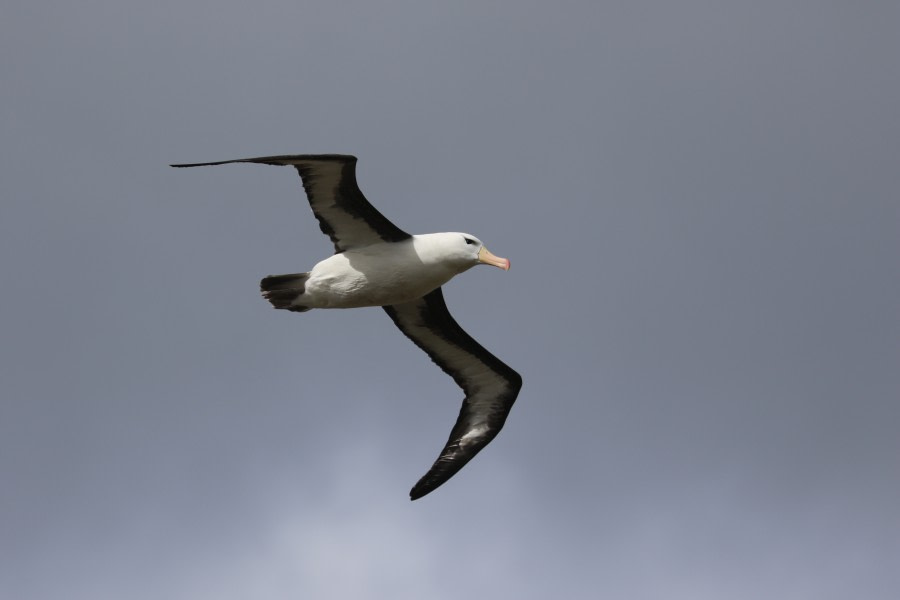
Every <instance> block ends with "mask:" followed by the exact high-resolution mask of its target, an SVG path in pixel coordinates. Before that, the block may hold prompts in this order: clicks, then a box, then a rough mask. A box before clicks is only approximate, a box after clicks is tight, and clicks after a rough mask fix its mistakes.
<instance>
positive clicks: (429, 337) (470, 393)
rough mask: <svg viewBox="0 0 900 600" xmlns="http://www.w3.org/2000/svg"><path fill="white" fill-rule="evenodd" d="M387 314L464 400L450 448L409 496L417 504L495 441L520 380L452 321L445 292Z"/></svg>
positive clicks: (394, 307) (396, 307) (388, 308)
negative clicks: (448, 379) (435, 365)
mask: <svg viewBox="0 0 900 600" xmlns="http://www.w3.org/2000/svg"><path fill="white" fill-rule="evenodd" d="M384 310H385V311H386V312H387V314H388V315H389V316H390V317H391V319H393V321H394V324H395V325H397V327H399V328H400V331H402V332H403V333H404V334H406V336H407V337H408V338H409V339H411V340H412V341H413V342H415V344H416V345H417V346H418V347H419V348H421V349H422V350H424V351H425V352H426V353H427V354H428V356H430V357H431V359H432V360H433V361H434V362H435V363H437V365H438V366H439V367H441V369H443V370H444V371H445V372H446V373H447V374H448V375H450V376H451V377H453V380H454V381H456V383H457V385H459V387H461V388H462V389H463V391H464V392H465V394H466V397H465V399H464V400H463V405H462V410H460V413H459V418H457V420H456V425H454V426H453V430H452V431H451V432H450V439H448V440H447V444H446V446H444V449H443V450H442V451H441V454H440V456H439V457H438V459H437V460H436V461H435V463H434V465H432V467H431V469H430V470H429V471H428V473H426V474H425V476H424V477H422V478H421V479H420V480H419V482H418V483H416V485H415V486H414V487H413V488H412V490H411V491H410V493H409V495H410V498H411V499H412V500H415V499H416V498H421V497H422V496H424V495H425V494H427V493H429V492H431V491H433V490H434V489H436V488H437V487H439V486H440V485H442V484H443V483H444V482H445V481H447V480H448V479H450V478H451V477H452V476H453V475H454V474H456V472H457V471H459V470H460V469H461V468H462V467H463V466H464V465H465V464H466V463H467V462H469V461H470V460H472V458H473V457H474V456H475V455H476V454H478V452H479V451H481V449H482V448H484V447H485V446H486V445H487V444H488V443H489V442H490V441H491V440H492V439H494V437H495V436H496V435H497V433H499V432H500V429H501V428H502V427H503V423H504V422H505V421H506V417H507V415H508V414H509V411H510V409H511V408H512V405H513V403H514V402H515V401H516V396H518V394H519V389H520V388H521V387H522V378H521V377H520V376H519V374H518V373H516V372H515V371H513V370H512V369H511V368H510V367H508V366H507V365H506V364H504V363H503V362H502V361H501V360H500V359H498V358H497V357H496V356H494V355H493V354H491V353H490V352H488V351H487V350H485V349H484V347H483V346H481V344H479V343H478V342H476V341H475V340H474V339H472V337H471V336H470V335H469V334H467V333H466V332H465V331H463V328H462V327H460V326H459V324H458V323H457V322H456V321H455V320H454V319H453V317H452V316H450V312H449V311H448V310H447V305H446V303H445V302H444V296H443V294H442V292H441V288H437V289H436V290H434V291H433V292H430V293H429V294H427V295H425V296H423V297H422V298H419V299H418V300H414V301H412V302H406V303H404V304H394V305H392V306H385V307H384Z"/></svg>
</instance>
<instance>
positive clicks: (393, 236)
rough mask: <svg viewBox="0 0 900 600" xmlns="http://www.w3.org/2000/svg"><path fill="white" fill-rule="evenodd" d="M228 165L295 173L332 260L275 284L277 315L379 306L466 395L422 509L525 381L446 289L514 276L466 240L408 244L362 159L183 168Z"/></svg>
mask: <svg viewBox="0 0 900 600" xmlns="http://www.w3.org/2000/svg"><path fill="white" fill-rule="evenodd" d="M231 163H257V164H264V165H277V166H292V167H294V168H296V169H297V171H298V172H299V173H300V178H301V180H302V182H303V188H304V189H305V190H306V197H307V199H308V200H309V204H310V206H311V207H312V211H313V214H314V215H315V217H316V219H317V220H318V221H319V227H320V228H321V230H322V233H324V234H326V235H327V236H328V237H329V238H331V241H332V243H333V244H334V254H333V255H332V256H330V257H328V258H326V259H325V260H322V261H321V262H319V263H317V264H316V265H315V266H314V267H313V268H312V270H310V271H307V272H305V273H292V274H288V275H270V276H268V277H264V278H263V280H262V281H261V282H260V290H261V292H262V295H263V297H265V299H266V300H268V301H269V302H270V303H271V304H272V306H274V307H275V308H278V309H283V310H289V311H293V312H306V311H308V310H311V309H314V308H357V307H362V306H381V307H382V308H384V310H385V312H386V313H387V314H388V316H389V317H390V318H391V320H392V321H393V322H394V324H395V325H396V326H397V327H398V328H399V329H400V331H402V332H403V333H404V334H405V335H406V337H408V338H409V339H410V340H412V342H413V343H414V344H415V345H416V346H418V347H419V348H421V349H422V350H423V351H425V353H426V354H427V355H428V356H429V357H430V358H431V360H433V361H434V362H435V363H436V364H437V365H438V366H439V367H440V368H441V369H443V370H444V372H446V373H447V374H448V375H450V376H451V377H452V378H453V380H454V381H455V382H456V384H457V385H459V387H461V388H462V390H463V392H464V393H465V398H464V399H463V404H462V409H461V410H460V412H459V417H458V418H457V420H456V424H455V425H454V426H453V429H452V430H451V432H450V438H449V439H448V440H447V443H446V444H445V445H444V449H443V450H442V451H441V453H440V455H439V456H438V458H437V460H436V461H435V462H434V464H433V465H432V467H431V468H430V469H429V470H428V472H427V473H426V474H425V475H424V476H423V477H422V478H421V479H419V481H418V482H417V483H416V484H415V485H414V486H413V488H412V490H410V493H409V495H410V499H411V500H416V499H418V498H421V497H422V496H424V495H426V494H428V493H430V492H432V491H434V490H435V489H437V488H438V487H439V486H441V485H443V484H444V483H445V482H446V481H447V480H448V479H450V478H451V477H453V475H455V474H456V473H457V472H458V471H459V470H460V469H461V468H462V467H463V466H464V465H465V464H466V463H468V462H469V461H470V460H472V458H473V457H474V456H475V455H476V454H478V452H480V451H481V449H482V448H484V447H485V446H486V445H487V444H488V443H489V442H490V441H491V440H493V439H494V437H496V435H497V433H499V432H500V429H501V428H502V427H503V424H504V423H505V422H506V417H507V415H509V411H510V409H511V408H512V406H513V403H514V402H515V400H516V396H518V394H519V389H520V388H521V387H522V378H521V376H520V375H519V374H518V373H516V372H515V371H514V370H513V369H511V368H510V367H509V366H507V365H506V364H505V363H504V362H503V361H501V360H500V359H499V358H497V357H496V356H494V355H493V354H491V353H490V352H488V351H487V350H485V349H484V347H483V346H482V345H481V344H479V343H478V342H476V341H475V340H474V339H473V338H472V337H471V336H470V335H469V334H467V333H466V332H465V331H464V330H463V328H462V327H460V326H459V324H458V323H457V322H456V320H455V319H454V318H453V317H452V316H451V315H450V311H449V310H447V305H446V303H445V302H444V295H443V293H442V292H441V286H442V285H443V284H445V283H447V282H448V281H450V280H451V279H452V278H453V277H454V276H456V275H458V274H460V273H462V272H464V271H467V270H469V269H471V268H472V267H474V266H476V265H479V264H485V265H491V266H494V267H498V268H500V269H503V270H505V271H506V270H509V260H507V259H505V258H500V257H498V256H495V255H493V254H491V253H490V252H489V251H488V249H487V248H485V247H484V244H483V243H482V242H481V240H479V239H478V238H476V237H475V236H473V235H469V234H466V233H428V234H420V235H410V234H409V233H406V232H405V231H403V230H402V229H400V228H399V227H397V226H396V225H394V224H393V223H392V222H391V221H389V220H388V219H387V218H386V217H385V216H384V215H382V214H381V213H380V212H378V210H376V209H375V207H374V206H372V205H371V204H370V203H369V201H368V200H366V198H365V196H363V193H362V192H361V191H360V189H359V185H358V184H357V182H356V157H355V156H350V155H343V154H302V155H292V156H263V157H258V158H241V159H237V160H223V161H218V162H206V163H191V164H176V165H171V166H173V167H180V168H182V167H206V166H214V165H226V164H231Z"/></svg>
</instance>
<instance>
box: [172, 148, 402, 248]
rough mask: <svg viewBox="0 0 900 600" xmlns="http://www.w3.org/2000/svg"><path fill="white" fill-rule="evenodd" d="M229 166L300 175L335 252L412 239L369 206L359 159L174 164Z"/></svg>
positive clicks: (308, 157) (313, 157)
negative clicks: (359, 178)
mask: <svg viewBox="0 0 900 600" xmlns="http://www.w3.org/2000/svg"><path fill="white" fill-rule="evenodd" d="M229 163H261V164H265V165H291V166H293V167H295V168H296V169H297V171H299V173H300V177H301V179H302V180H303V187H304V189H305V190H306V197H307V198H308V199H309V204H310V206H311V207H312V210H313V213H314V214H315V215H316V219H318V220H319V227H320V228H321V229H322V232H323V233H325V234H326V235H328V237H330V238H331V241H332V242H333V243H334V250H335V252H343V251H344V250H349V249H350V248H354V247H360V246H368V245H369V244H373V243H376V242H399V241H402V240H405V239H408V238H409V237H411V236H410V235H409V234H408V233H406V232H405V231H403V230H402V229H400V228H399V227H397V226H396V225H394V224H393V223H391V222H390V221H389V220H388V219H387V218H386V217H385V216H384V215H382V214H381V213H380V212H378V210H377V209H376V208H375V207H374V206H372V205H371V204H369V201H368V200H366V197H365V196H363V193H362V192H361V191H360V190H359V185H357V183H356V157H355V156H350V155H346V154H298V155H293V156H262V157H259V158H241V159H238V160H223V161H219V162H208V163H193V164H180V165H172V166H173V167H205V166H212V165H226V164H229Z"/></svg>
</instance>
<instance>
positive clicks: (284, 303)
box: [259, 273, 309, 312]
mask: <svg viewBox="0 0 900 600" xmlns="http://www.w3.org/2000/svg"><path fill="white" fill-rule="evenodd" d="M308 277H309V273H291V274H290V275H269V276H268V277H263V280H262V281H260V282H259V289H260V291H262V295H263V298H265V299H266V300H268V301H269V302H271V303H272V306H274V307H275V308H283V309H285V310H291V311H294V312H306V311H308V310H309V307H308V306H303V305H300V304H298V303H297V302H298V301H299V300H300V298H301V297H302V296H303V293H304V292H305V291H306V280H307V278H308Z"/></svg>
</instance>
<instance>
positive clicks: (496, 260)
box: [478, 246, 509, 271]
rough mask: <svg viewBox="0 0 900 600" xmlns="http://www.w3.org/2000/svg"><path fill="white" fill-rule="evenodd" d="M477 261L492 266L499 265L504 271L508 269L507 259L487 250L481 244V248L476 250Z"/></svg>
mask: <svg viewBox="0 0 900 600" xmlns="http://www.w3.org/2000/svg"><path fill="white" fill-rule="evenodd" d="M478 262H480V263H484V264H486V265H492V266H494V267H500V268H501V269H503V270H504V271H509V259H508V258H500V257H499V256H494V255H493V254H491V253H490V252H488V249H487V248H485V247H484V246H482V247H481V250H479V251H478Z"/></svg>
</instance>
